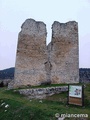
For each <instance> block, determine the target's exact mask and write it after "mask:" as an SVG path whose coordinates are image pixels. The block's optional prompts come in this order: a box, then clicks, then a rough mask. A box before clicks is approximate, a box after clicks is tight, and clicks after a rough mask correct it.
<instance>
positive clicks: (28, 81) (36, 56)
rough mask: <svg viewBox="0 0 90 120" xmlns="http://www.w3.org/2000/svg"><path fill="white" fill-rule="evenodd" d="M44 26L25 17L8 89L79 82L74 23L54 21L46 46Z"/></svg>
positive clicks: (76, 35)
mask: <svg viewBox="0 0 90 120" xmlns="http://www.w3.org/2000/svg"><path fill="white" fill-rule="evenodd" d="M46 35H47V31H46V25H45V24H44V23H43V22H37V21H35V20H33V19H27V20H26V21H25V22H24V23H23V24H22V26H21V32H20V33H19V37H18V46H17V56H16V65H15V79H14V81H12V82H11V83H10V84H9V86H8V87H9V88H14V87H19V86H23V85H24V86H25V85H40V84H43V83H77V82H79V66H78V65H79V63H78V24H77V22H75V21H71V22H67V23H59V22H56V21H55V22H54V23H53V25H52V41H51V43H49V45H48V46H46Z"/></svg>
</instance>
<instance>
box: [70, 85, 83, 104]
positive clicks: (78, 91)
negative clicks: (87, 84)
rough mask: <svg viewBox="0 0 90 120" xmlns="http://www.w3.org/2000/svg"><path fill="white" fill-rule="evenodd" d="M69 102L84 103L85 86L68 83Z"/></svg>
mask: <svg viewBox="0 0 90 120" xmlns="http://www.w3.org/2000/svg"><path fill="white" fill-rule="evenodd" d="M68 104H75V105H80V106H83V105H84V87H83V86H82V85H68Z"/></svg>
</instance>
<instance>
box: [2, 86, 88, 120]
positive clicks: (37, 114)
mask: <svg viewBox="0 0 90 120" xmlns="http://www.w3.org/2000/svg"><path fill="white" fill-rule="evenodd" d="M66 103H67V92H65V93H61V94H58V95H53V96H52V97H48V98H47V99H46V100H34V99H33V100H28V99H27V98H25V97H24V96H22V95H20V94H19V93H17V92H15V90H7V88H0V120H56V118H55V114H56V113H59V114H61V113H62V114H65V113H67V114H88V115H89V114H90V84H87V85H86V88H85V106H84V107H80V106H75V105H66ZM67 119H68V120H69V119H70V120H74V119H75V118H66V119H65V120H67ZM89 119H90V115H89V118H88V120H89ZM77 120H78V119H77Z"/></svg>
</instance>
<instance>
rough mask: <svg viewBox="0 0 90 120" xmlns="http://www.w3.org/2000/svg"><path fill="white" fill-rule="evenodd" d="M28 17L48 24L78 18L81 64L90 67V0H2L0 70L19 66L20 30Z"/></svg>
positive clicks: (49, 29)
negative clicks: (18, 46)
mask: <svg viewBox="0 0 90 120" xmlns="http://www.w3.org/2000/svg"><path fill="white" fill-rule="evenodd" d="M27 18H33V19H35V20H36V21H43V22H44V23H45V24H46V25H47V32H48V36H47V43H49V42H50V40H51V31H52V30H51V25H52V24H53V22H54V21H59V22H62V23H64V22H68V21H71V20H75V21H77V22H78V27H79V67H80V68H90V0H0V70H1V69H5V68H9V67H13V66H15V58H16V49H17V41H18V33H19V32H20V27H21V25H22V23H23V22H24V21H25V20H26V19H27Z"/></svg>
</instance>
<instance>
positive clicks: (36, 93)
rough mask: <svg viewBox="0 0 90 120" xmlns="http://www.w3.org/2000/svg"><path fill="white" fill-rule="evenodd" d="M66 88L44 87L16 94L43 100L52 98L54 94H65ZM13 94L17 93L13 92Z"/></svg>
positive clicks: (23, 90)
mask: <svg viewBox="0 0 90 120" xmlns="http://www.w3.org/2000/svg"><path fill="white" fill-rule="evenodd" d="M67 91H68V86H58V87H46V88H31V89H21V90H18V92H19V93H20V94H22V95H25V96H27V97H28V98H29V99H32V98H36V99H43V98H46V97H47V96H52V95H54V94H59V93H61V92H67ZM15 92H17V91H16V90H15Z"/></svg>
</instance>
